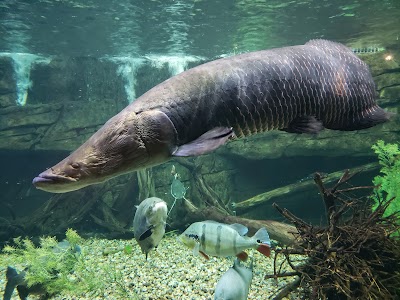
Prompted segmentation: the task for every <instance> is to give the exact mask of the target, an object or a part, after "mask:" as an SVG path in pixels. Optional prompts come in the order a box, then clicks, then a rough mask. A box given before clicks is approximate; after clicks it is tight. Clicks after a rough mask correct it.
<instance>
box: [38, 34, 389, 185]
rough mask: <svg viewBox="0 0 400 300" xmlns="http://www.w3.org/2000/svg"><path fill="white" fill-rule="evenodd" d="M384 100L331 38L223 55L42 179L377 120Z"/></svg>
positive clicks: (98, 173) (136, 107)
mask: <svg viewBox="0 0 400 300" xmlns="http://www.w3.org/2000/svg"><path fill="white" fill-rule="evenodd" d="M375 98H376V91H375V84H374V81H373V79H372V76H371V73H370V71H369V69H368V66H367V65H366V64H365V63H364V62H363V61H361V60H360V59H359V58H358V57H357V56H356V55H355V54H354V53H353V52H352V51H351V50H350V49H349V48H347V47H345V46H344V45H341V44H338V43H334V42H330V41H326V40H312V41H310V42H308V43H306V44H305V45H300V46H292V47H284V48H277V49H271V50H265V51H258V52H250V53H246V54H241V55H237V56H232V57H227V58H223V59H219V60H215V61H212V62H209V63H205V64H203V65H200V66H197V67H195V68H193V69H190V70H188V71H185V72H183V73H181V74H178V75H177V76H174V77H172V78H170V79H168V80H166V81H164V82H162V83H161V84H159V85H157V86H155V87H154V88H152V89H151V90H149V91H148V92H146V93H145V94H143V95H142V96H141V97H139V98H138V99H137V100H136V101H134V102H132V103H131V104H130V105H129V106H127V107H126V108H125V109H124V110H122V111H121V112H120V113H118V114H117V115H116V116H114V117H112V118H111V119H110V120H108V121H107V123H106V124H104V125H103V127H101V128H100V129H99V130H98V131H97V132H96V133H95V134H93V136H92V137H90V138H89V139H88V140H87V141H86V142H85V143H84V144H83V145H82V146H80V147H79V148H78V149H77V150H76V151H74V152H73V153H72V154H71V155H69V156H68V157H67V158H65V159H64V160H62V161H61V162H59V163H58V164H56V165H55V166H53V167H52V168H49V169H48V170H46V171H44V172H43V173H41V174H39V175H38V176H37V177H36V178H34V180H33V184H34V185H35V186H36V187H37V188H39V189H42V190H45V191H49V192H55V193H63V192H68V191H73V190H77V189H80V188H82V187H85V186H88V185H91V184H95V183H100V182H103V181H105V180H107V179H110V178H112V177H115V176H117V175H120V174H124V173H127V172H131V171H134V170H138V169H142V168H146V167H150V166H154V165H157V164H160V163H163V162H165V161H168V160H169V159H170V158H171V157H173V156H193V155H201V154H204V153H209V152H211V151H213V150H215V149H216V148H218V147H219V146H221V145H222V144H224V143H225V142H226V141H227V140H228V139H230V138H232V137H234V136H235V137H243V136H248V135H251V134H255V133H259V132H263V131H267V130H275V129H279V130H285V131H288V132H295V133H316V132H318V131H320V130H322V129H323V128H328V129H335V130H358V129H364V128H369V127H372V126H375V125H377V124H379V123H383V122H385V121H387V120H388V118H389V115H388V113H387V112H385V111H384V110H383V109H382V108H381V107H379V106H378V105H377V104H376V102H375Z"/></svg>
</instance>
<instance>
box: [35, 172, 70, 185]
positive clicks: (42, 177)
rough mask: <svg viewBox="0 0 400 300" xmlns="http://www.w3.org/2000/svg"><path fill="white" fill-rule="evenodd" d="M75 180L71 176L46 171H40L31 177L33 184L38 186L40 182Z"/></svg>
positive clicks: (52, 182)
mask: <svg viewBox="0 0 400 300" xmlns="http://www.w3.org/2000/svg"><path fill="white" fill-rule="evenodd" d="M76 181H77V180H76V179H74V178H71V177H66V176H61V175H55V174H48V171H45V172H43V173H40V174H39V175H38V176H37V177H35V178H33V181H32V183H33V185H35V186H36V187H39V186H40V185H42V184H55V183H68V182H76Z"/></svg>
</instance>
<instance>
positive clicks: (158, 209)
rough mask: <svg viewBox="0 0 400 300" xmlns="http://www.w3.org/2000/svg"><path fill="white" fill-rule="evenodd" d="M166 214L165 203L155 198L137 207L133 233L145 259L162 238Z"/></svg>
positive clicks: (148, 199) (146, 200)
mask: <svg viewBox="0 0 400 300" xmlns="http://www.w3.org/2000/svg"><path fill="white" fill-rule="evenodd" d="M167 212H168V208H167V203H166V202H165V201H163V200H162V199H160V198H157V197H150V198H147V199H144V200H143V201H142V202H141V203H140V204H139V206H138V207H137V210H136V213H135V217H134V218H133V231H134V236H135V239H136V241H137V242H138V244H139V246H140V248H141V249H142V252H143V253H144V254H145V255H146V259H147V255H148V254H149V252H150V250H151V249H153V248H155V247H157V246H158V244H159V243H160V241H161V239H162V237H163V236H164V233H165V225H166V221H167Z"/></svg>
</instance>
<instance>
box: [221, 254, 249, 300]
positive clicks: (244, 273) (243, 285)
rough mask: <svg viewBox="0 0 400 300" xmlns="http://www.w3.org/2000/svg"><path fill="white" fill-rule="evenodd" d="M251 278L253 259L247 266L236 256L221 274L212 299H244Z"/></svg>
mask: <svg viewBox="0 0 400 300" xmlns="http://www.w3.org/2000/svg"><path fill="white" fill-rule="evenodd" d="M252 279H253V260H251V264H250V266H249V267H248V268H247V267H245V266H241V265H240V260H239V259H238V258H237V259H236V260H235V262H234V264H233V266H232V267H231V268H229V269H228V271H226V272H225V273H224V275H222V277H221V279H220V280H219V281H218V283H217V286H216V288H215V294H214V300H246V299H247V295H248V294H249V288H250V284H251V280H252Z"/></svg>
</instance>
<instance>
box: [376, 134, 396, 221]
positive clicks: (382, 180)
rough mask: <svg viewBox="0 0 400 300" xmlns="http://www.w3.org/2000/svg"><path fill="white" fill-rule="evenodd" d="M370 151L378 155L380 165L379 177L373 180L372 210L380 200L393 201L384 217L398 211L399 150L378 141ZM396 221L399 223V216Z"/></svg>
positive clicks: (393, 145) (392, 145) (394, 146)
mask: <svg viewBox="0 0 400 300" xmlns="http://www.w3.org/2000/svg"><path fill="white" fill-rule="evenodd" d="M372 150H374V151H375V153H376V154H377V155H378V159H379V164H380V165H381V171H380V173H381V174H380V175H378V176H376V177H375V178H374V179H373V183H374V185H376V186H377V188H376V189H375V195H374V197H373V199H374V201H375V203H374V205H373V209H374V210H375V209H376V207H378V204H379V201H381V200H380V199H388V200H389V199H393V198H394V199H393V201H392V202H391V203H390V205H389V206H388V207H387V209H386V211H385V214H384V216H388V215H391V214H393V213H397V212H399V211H400V149H399V145H398V144H389V143H387V144H385V142H384V141H382V140H379V141H378V142H377V143H376V144H375V145H373V146H372ZM398 221H399V222H400V216H399V219H398Z"/></svg>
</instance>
